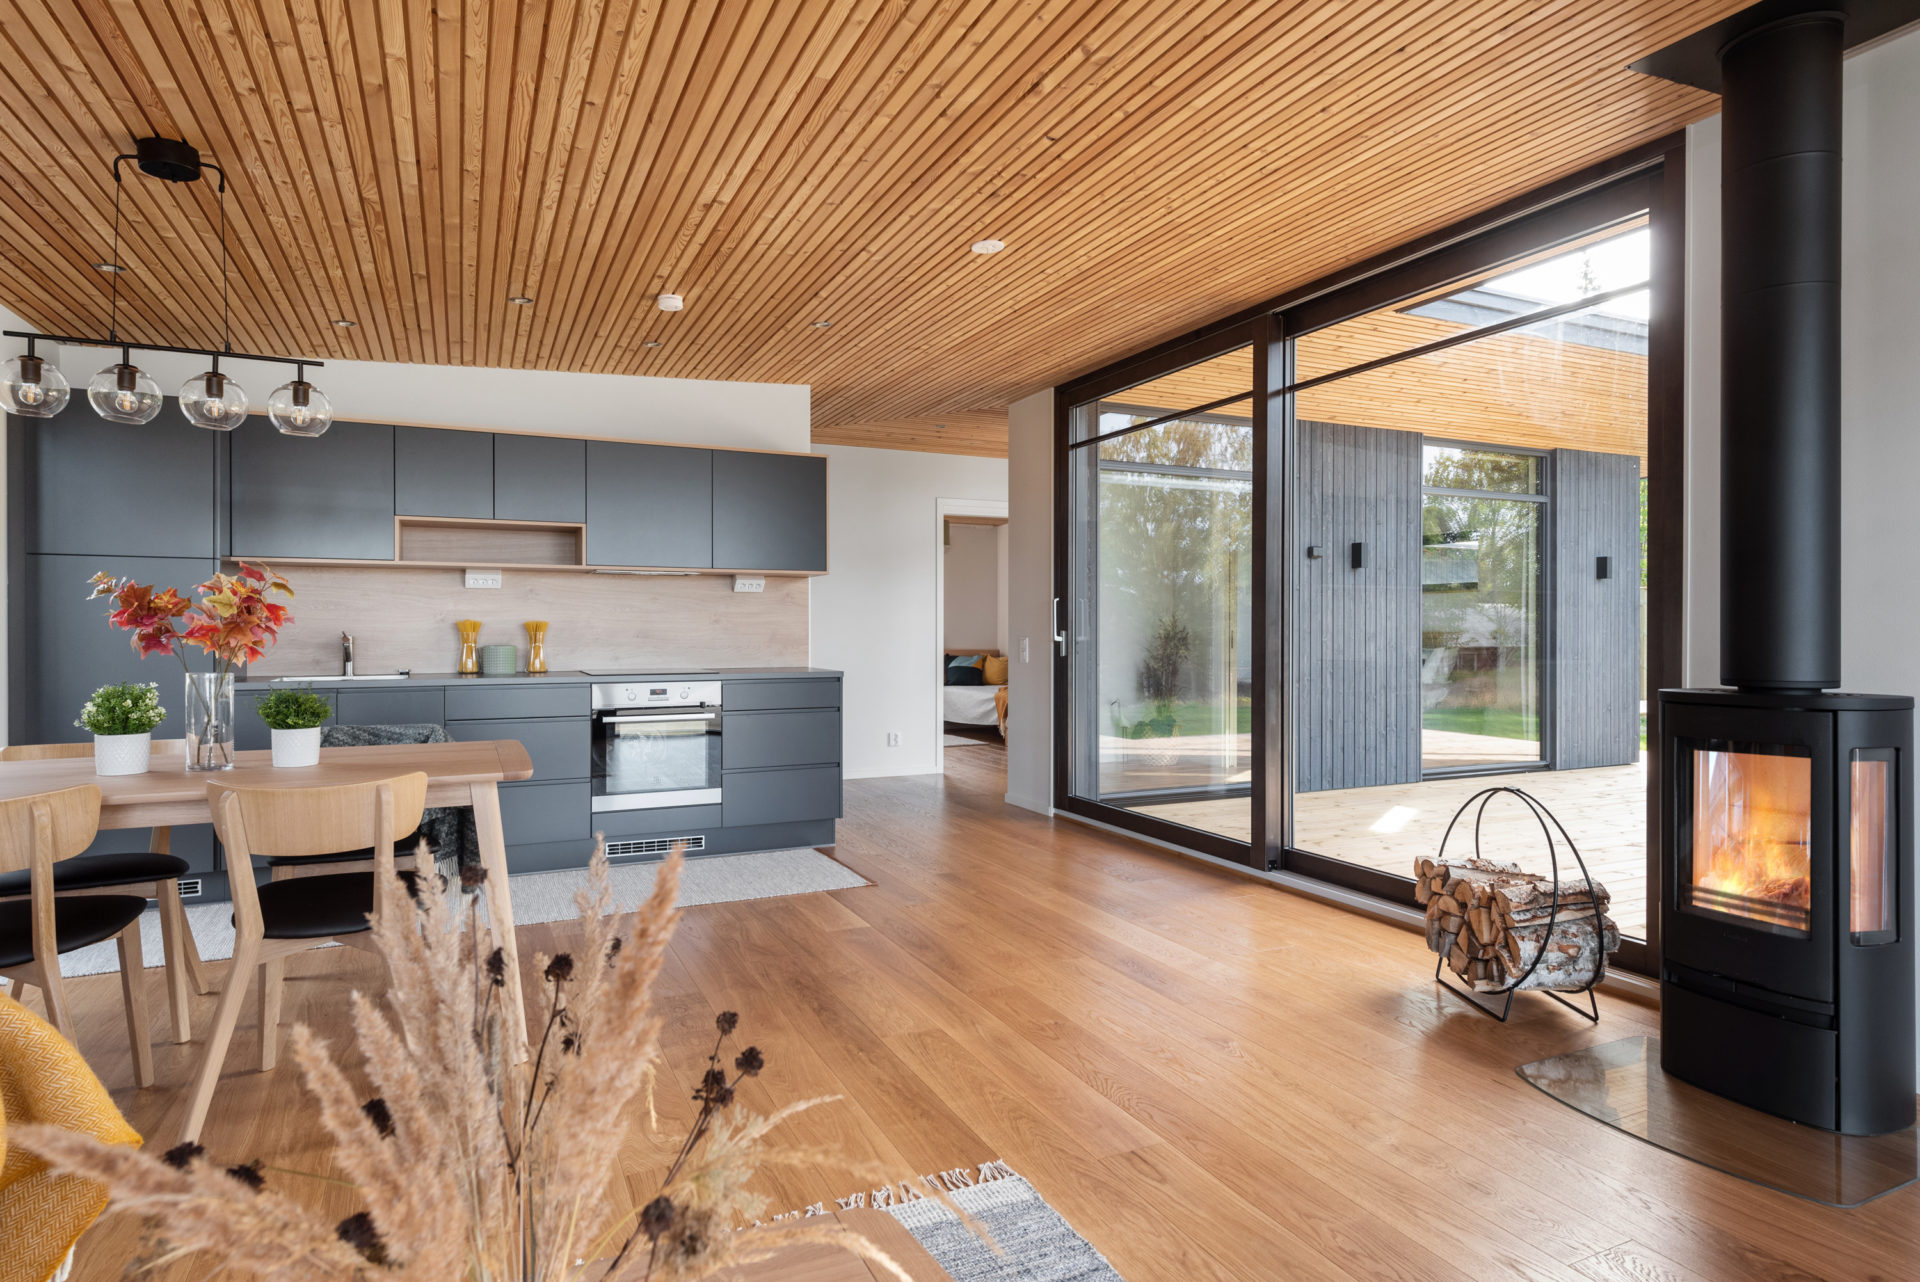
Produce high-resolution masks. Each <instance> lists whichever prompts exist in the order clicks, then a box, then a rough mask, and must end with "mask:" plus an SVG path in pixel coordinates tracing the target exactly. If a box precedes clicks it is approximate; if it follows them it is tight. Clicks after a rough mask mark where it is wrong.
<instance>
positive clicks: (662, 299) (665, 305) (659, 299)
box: [653, 294, 687, 312]
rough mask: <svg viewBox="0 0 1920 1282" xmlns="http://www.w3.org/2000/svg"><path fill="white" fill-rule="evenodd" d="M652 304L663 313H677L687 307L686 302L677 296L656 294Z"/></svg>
mask: <svg viewBox="0 0 1920 1282" xmlns="http://www.w3.org/2000/svg"><path fill="white" fill-rule="evenodd" d="M653 302H654V305H655V306H656V307H658V308H659V309H660V310H661V311H663V312H677V311H679V310H680V309H681V308H682V307H685V306H686V305H687V300H686V299H684V298H682V297H681V296H680V295H678V294H657V295H655V296H654V300H653Z"/></svg>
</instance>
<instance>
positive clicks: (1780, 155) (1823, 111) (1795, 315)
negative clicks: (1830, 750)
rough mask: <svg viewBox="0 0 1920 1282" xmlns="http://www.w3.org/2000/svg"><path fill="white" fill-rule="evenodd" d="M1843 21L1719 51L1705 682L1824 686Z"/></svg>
mask: <svg viewBox="0 0 1920 1282" xmlns="http://www.w3.org/2000/svg"><path fill="white" fill-rule="evenodd" d="M1845 25H1846V19H1845V15H1843V14H1840V13H1832V12H1815V13H1805V14H1800V15H1797V16H1795V17H1791V18H1784V19H1781V20H1780V21H1778V22H1774V23H1770V24H1768V25H1767V26H1764V27H1760V28H1758V29H1757V30H1754V31H1750V32H1747V33H1745V34H1744V35H1741V36H1739V37H1737V38H1736V39H1734V40H1733V41H1732V42H1731V43H1729V44H1728V45H1727V46H1726V47H1725V48H1723V49H1721V50H1720V68H1721V76H1722V81H1723V84H1722V101H1721V112H1722V114H1721V128H1722V143H1721V146H1722V150H1723V160H1722V176H1721V180H1720V181H1721V202H1722V210H1721V215H1720V227H1721V242H1722V244H1721V294H1720V297H1721V317H1722V321H1721V323H1722V343H1723V347H1722V352H1721V366H1720V368H1721V380H1720V386H1721V409H1720V427H1721V443H1720V451H1721V462H1720V469H1721V470H1720V477H1721V504H1722V507H1721V516H1720V540H1721V543H1720V568H1721V583H1720V627H1721V633H1720V680H1721V682H1722V683H1723V684H1726V685H1730V686H1734V687H1737V688H1738V689H1741V690H1754V691H1760V690H1823V689H1828V688H1830V687H1833V686H1837V685H1839V684H1840V116H1841V109H1840V59H1841V52H1842V49H1843V44H1842V38H1843V35H1844V32H1845Z"/></svg>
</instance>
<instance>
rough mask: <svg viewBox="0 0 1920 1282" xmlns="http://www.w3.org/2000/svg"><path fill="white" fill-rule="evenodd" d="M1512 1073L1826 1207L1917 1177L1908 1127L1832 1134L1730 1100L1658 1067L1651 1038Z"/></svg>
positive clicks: (1650, 1136)
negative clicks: (1881, 1132) (1861, 1133)
mask: <svg viewBox="0 0 1920 1282" xmlns="http://www.w3.org/2000/svg"><path fill="white" fill-rule="evenodd" d="M1514 1071H1516V1072H1517V1073H1519V1074H1520V1076H1521V1078H1522V1079H1523V1080H1525V1081H1526V1082H1527V1083H1528V1084H1530V1085H1532V1086H1536V1087H1538V1088H1539V1089H1540V1090H1542V1091H1544V1092H1545V1093H1546V1094H1548V1095H1551V1096H1552V1097H1553V1098H1554V1099H1557V1100H1559V1101H1560V1102H1561V1103H1562V1104H1565V1105H1567V1106H1568V1107H1570V1108H1575V1109H1578V1110H1579V1111H1580V1112H1582V1113H1585V1114H1586V1115H1587V1116H1588V1117H1591V1118H1594V1119H1595V1120H1597V1121H1601V1122H1605V1123H1606V1124H1607V1125H1608V1126H1611V1127H1613V1128H1614V1129H1616V1130H1621V1131H1625V1132H1626V1133H1627V1134H1629V1135H1631V1136H1633V1137H1634V1138H1635V1139H1641V1140H1645V1141H1646V1142H1647V1143H1649V1144H1652V1145H1654V1146H1656V1147H1658V1148H1663V1149H1666V1150H1667V1151H1668V1152H1669V1153H1674V1154H1678V1155H1679V1156H1681V1157H1684V1158H1686V1159H1687V1160H1688V1161H1690V1162H1698V1163H1700V1164H1701V1165H1702V1166H1711V1167H1712V1168H1713V1169H1714V1170H1716V1171H1724V1172H1726V1173H1727V1174H1728V1175H1733V1176H1737V1177H1739V1178H1740V1179H1743V1180H1748V1181H1751V1182H1752V1183H1755V1184H1759V1185H1763V1186H1765V1187H1767V1188H1770V1189H1777V1190H1778V1191H1780V1192H1782V1193H1791V1194H1792V1195H1793V1196H1795V1197H1804V1198H1806V1199H1807V1200H1808V1201H1812V1202H1819V1203H1822V1204H1824V1205H1826V1206H1840V1207H1848V1206H1859V1205H1861V1204H1862V1203H1865V1202H1871V1201H1872V1200H1873V1199H1875V1198H1877V1197H1880V1196H1882V1195H1883V1194H1886V1193H1891V1192H1893V1191H1894V1190H1895V1189H1898V1188H1904V1187H1906V1186H1907V1185H1909V1184H1912V1183H1913V1182H1914V1181H1915V1180H1916V1179H1920V1134H1916V1132H1915V1130H1914V1128H1912V1127H1908V1128H1907V1129H1906V1130H1904V1131H1895V1132H1894V1133H1893V1134H1891V1135H1871V1136H1858V1135H1835V1134H1833V1133H1832V1132H1831V1131H1822V1130H1818V1129H1816V1128H1814V1127H1811V1126H1801V1125H1800V1124H1798V1123H1797V1122H1789V1121H1787V1120H1786V1119H1785V1118H1780V1117H1775V1116H1773V1115H1772V1114H1771V1113H1762V1112H1759V1111H1758V1110H1756V1109H1751V1108H1748V1107H1747V1106H1746V1105H1744V1104H1736V1103H1734V1102H1733V1101H1732V1100H1728V1099H1722V1098H1721V1097H1720V1096H1718V1095H1715V1094H1712V1093H1711V1092H1709V1091H1703V1090H1701V1089H1699V1088H1698V1087H1695V1086H1689V1085H1687V1083H1685V1082H1683V1081H1681V1080H1679V1079H1678V1078H1675V1077H1669V1076H1668V1075H1667V1074H1665V1073H1663V1072H1661V1071H1660V1039H1659V1038H1657V1037H1629V1038H1625V1039H1624V1040H1621V1041H1617V1042H1608V1043H1607V1044H1606V1045H1604V1046H1595V1047H1591V1048H1589V1049H1587V1050H1582V1051H1573V1052H1572V1053H1570V1054H1566V1055H1555V1056H1554V1057H1553V1058H1551V1059H1542V1060H1535V1061H1534V1062H1533V1063H1531V1064H1522V1065H1521V1066H1520V1067H1519V1068H1518V1069H1516V1070H1514Z"/></svg>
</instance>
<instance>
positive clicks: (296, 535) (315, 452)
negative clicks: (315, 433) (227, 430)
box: [233, 421, 394, 561]
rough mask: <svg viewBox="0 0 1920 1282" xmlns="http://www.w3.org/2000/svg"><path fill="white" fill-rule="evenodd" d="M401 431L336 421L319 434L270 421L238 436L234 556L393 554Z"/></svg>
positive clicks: (380, 557) (356, 557)
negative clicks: (283, 428) (396, 444)
mask: <svg viewBox="0 0 1920 1282" xmlns="http://www.w3.org/2000/svg"><path fill="white" fill-rule="evenodd" d="M393 515H394V498H393V429H392V428H391V427H387V426H385V425H383V424H378V423H335V424H334V425H333V428H332V429H331V430H330V431H329V432H328V433H327V434H326V435H325V436H322V437H320V438H318V439H308V438H305V437H297V436H282V435H281V434H280V433H278V432H276V431H274V430H273V429H271V428H270V427H268V426H267V425H266V423H265V422H264V421H258V422H248V423H247V424H246V425H245V426H244V427H242V428H241V429H240V430H239V431H237V432H235V433H234V434H233V554H234V555H235V556H257V557H262V558H270V557H292V558H299V559H304V560H350V561H388V560H392V559H393Z"/></svg>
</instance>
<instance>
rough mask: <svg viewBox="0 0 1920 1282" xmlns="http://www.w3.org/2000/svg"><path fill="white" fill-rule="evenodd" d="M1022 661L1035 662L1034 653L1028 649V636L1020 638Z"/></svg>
mask: <svg viewBox="0 0 1920 1282" xmlns="http://www.w3.org/2000/svg"><path fill="white" fill-rule="evenodd" d="M1020 662H1022V663H1032V662H1033V656H1032V653H1031V652H1030V651H1029V650H1028V649H1027V638H1025V637H1021V638H1020Z"/></svg>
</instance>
